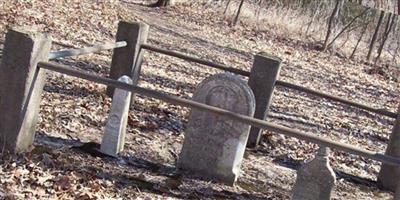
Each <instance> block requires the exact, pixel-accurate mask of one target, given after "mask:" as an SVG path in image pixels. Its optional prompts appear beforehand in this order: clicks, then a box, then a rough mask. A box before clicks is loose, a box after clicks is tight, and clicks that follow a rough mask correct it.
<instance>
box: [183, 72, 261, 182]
mask: <svg viewBox="0 0 400 200" xmlns="http://www.w3.org/2000/svg"><path fill="white" fill-rule="evenodd" d="M193 100H195V101H197V102H200V103H204V104H208V105H211V106H215V107H219V108H222V109H226V110H229V111H232V112H235V113H238V114H243V115H247V116H252V115H253V114H254V107H255V100H254V95H253V93H252V91H251V89H250V87H249V86H248V85H247V84H246V83H245V82H244V81H243V80H242V79H240V77H238V76H236V75H232V74H227V73H224V74H217V75H213V76H211V77H208V78H207V79H205V80H204V81H203V82H202V83H200V85H199V86H198V88H197V90H196V91H195V93H194V95H193ZM249 130H250V126H249V125H247V124H244V123H241V122H237V121H234V120H231V119H229V118H227V117H223V116H218V115H215V114H212V113H209V112H204V111H201V110H198V109H193V110H192V111H191V114H190V118H189V123H188V126H187V130H186V132H185V141H184V143H183V148H182V152H181V154H180V157H179V160H178V168H180V169H183V170H186V171H189V172H192V173H194V174H197V175H200V176H201V177H202V178H206V179H211V180H216V181H221V182H224V183H226V184H229V185H233V184H234V183H235V181H236V179H237V177H238V175H239V172H240V165H241V163H242V159H243V154H244V151H245V148H246V142H247V139H248V135H249Z"/></svg>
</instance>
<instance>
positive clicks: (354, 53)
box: [350, 21, 370, 59]
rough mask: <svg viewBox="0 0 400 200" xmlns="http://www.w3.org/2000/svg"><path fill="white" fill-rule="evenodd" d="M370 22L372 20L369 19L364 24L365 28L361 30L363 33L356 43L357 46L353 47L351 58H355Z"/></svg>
mask: <svg viewBox="0 0 400 200" xmlns="http://www.w3.org/2000/svg"><path fill="white" fill-rule="evenodd" d="M369 23H370V21H368V22H367V23H365V24H364V27H363V29H362V30H361V35H360V37H359V38H358V40H357V43H356V46H355V47H354V49H353V52H352V53H351V56H350V59H353V58H354V56H355V55H356V52H357V48H358V45H360V42H361V41H362V39H363V37H364V35H365V32H366V31H367V28H368V25H369Z"/></svg>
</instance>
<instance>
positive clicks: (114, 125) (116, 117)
mask: <svg viewBox="0 0 400 200" xmlns="http://www.w3.org/2000/svg"><path fill="white" fill-rule="evenodd" d="M118 81H120V82H123V83H128V84H132V79H130V78H129V77H128V76H122V77H121V78H119V79H118ZM131 96H132V95H131V92H128V91H125V90H122V89H115V91H114V96H113V101H112V105H111V110H110V114H109V117H108V119H107V125H106V131H105V134H104V136H103V140H102V142H101V148H100V150H101V152H103V153H105V154H107V155H110V156H114V157H116V156H117V155H118V153H120V152H121V151H122V150H123V149H124V144H125V134H126V126H127V122H128V113H129V105H130V101H131Z"/></svg>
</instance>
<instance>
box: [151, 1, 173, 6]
mask: <svg viewBox="0 0 400 200" xmlns="http://www.w3.org/2000/svg"><path fill="white" fill-rule="evenodd" d="M171 4H173V1H172V0H157V2H156V3H154V4H152V5H150V7H165V6H169V5H171Z"/></svg>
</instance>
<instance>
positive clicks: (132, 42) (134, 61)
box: [107, 21, 149, 97]
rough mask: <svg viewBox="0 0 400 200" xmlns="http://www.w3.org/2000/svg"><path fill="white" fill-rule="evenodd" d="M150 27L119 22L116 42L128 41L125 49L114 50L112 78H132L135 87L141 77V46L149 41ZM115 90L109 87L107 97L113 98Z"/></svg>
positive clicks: (135, 23)
mask: <svg viewBox="0 0 400 200" xmlns="http://www.w3.org/2000/svg"><path fill="white" fill-rule="evenodd" d="M148 32H149V26H148V25H147V24H144V23H137V22H122V21H121V22H119V24H118V31H117V36H116V41H126V43H127V46H126V47H124V48H116V49H114V53H113V57H112V61H111V69H110V78H112V79H115V80H118V79H119V77H121V76H124V75H127V76H129V77H131V78H132V82H133V84H134V85H136V84H137V82H138V80H139V75H140V68H141V62H142V53H140V46H141V45H142V44H144V43H146V41H147V36H148ZM113 93H114V88H113V87H111V86H108V87H107V95H108V96H110V97H112V96H113Z"/></svg>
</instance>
